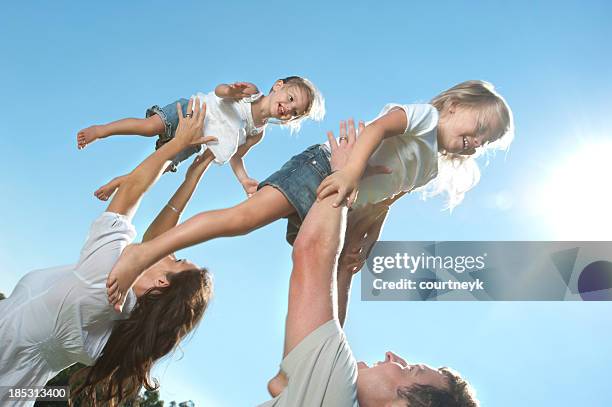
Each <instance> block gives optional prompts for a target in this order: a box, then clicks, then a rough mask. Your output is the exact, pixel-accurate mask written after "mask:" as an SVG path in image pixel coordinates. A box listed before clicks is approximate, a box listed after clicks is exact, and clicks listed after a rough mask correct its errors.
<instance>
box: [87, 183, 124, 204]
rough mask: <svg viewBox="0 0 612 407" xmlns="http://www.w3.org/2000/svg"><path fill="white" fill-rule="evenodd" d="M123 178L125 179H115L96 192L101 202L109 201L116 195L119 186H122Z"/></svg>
mask: <svg viewBox="0 0 612 407" xmlns="http://www.w3.org/2000/svg"><path fill="white" fill-rule="evenodd" d="M121 178H123V177H117V178H113V179H112V180H111V181H110V182H108V183H107V184H104V185H102V186H101V187H100V188H98V189H97V190H96V192H94V195H95V196H96V198H98V199H99V200H101V201H107V200H108V198H110V197H111V196H112V195H113V194H114V193H115V191H116V190H117V188H119V185H120V184H121Z"/></svg>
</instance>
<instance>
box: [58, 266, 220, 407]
mask: <svg viewBox="0 0 612 407" xmlns="http://www.w3.org/2000/svg"><path fill="white" fill-rule="evenodd" d="M168 281H169V283H170V284H169V285H168V286H167V287H162V288H156V289H154V290H150V291H149V292H147V293H146V294H145V295H143V296H141V297H140V298H139V299H138V301H137V303H136V306H135V307H134V309H133V311H132V312H131V313H130V316H129V318H128V319H125V320H120V321H116V323H115V326H114V327H113V331H112V332H111V335H110V337H109V339H108V342H107V343H106V346H105V347H104V349H103V351H102V354H101V356H100V357H99V358H98V360H97V361H96V363H95V364H94V365H93V366H91V367H86V368H83V369H81V370H79V371H78V372H76V373H75V374H74V375H73V376H72V377H71V379H70V385H71V387H73V388H76V390H74V391H73V392H71V393H72V394H71V395H70V398H71V401H72V402H73V403H74V402H75V401H76V400H79V399H80V401H81V405H93V406H96V405H97V404H96V401H101V402H103V403H108V405H110V406H114V405H117V404H119V403H120V402H121V401H123V400H126V399H130V398H133V397H135V396H136V395H137V394H138V391H139V390H140V388H141V387H142V386H143V385H144V387H145V388H146V389H147V390H155V389H157V388H158V387H159V385H158V383H157V380H155V379H151V377H150V376H149V374H150V371H151V368H152V367H153V364H154V363H155V362H156V361H157V360H158V359H160V358H161V357H163V356H164V355H166V354H168V353H170V352H171V351H172V350H173V349H174V348H175V347H176V346H177V345H178V343H179V342H180V341H181V340H182V339H183V338H184V337H185V336H186V335H187V334H188V333H189V332H190V331H191V330H192V329H193V328H194V327H195V326H196V325H197V324H198V322H199V321H200V320H201V319H202V316H203V315H204V311H206V307H207V306H208V303H209V302H210V299H211V297H212V292H213V285H212V278H211V276H210V275H209V273H208V271H207V270H206V269H195V270H186V271H182V272H180V273H175V274H169V275H168ZM83 402H85V404H82V403H83ZM104 405H106V404H104Z"/></svg>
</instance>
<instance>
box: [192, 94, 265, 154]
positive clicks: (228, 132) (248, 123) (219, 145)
mask: <svg viewBox="0 0 612 407" xmlns="http://www.w3.org/2000/svg"><path fill="white" fill-rule="evenodd" d="M192 97H193V98H199V99H200V100H203V101H205V102H206V118H205V119H204V135H205V136H214V137H216V138H217V139H218V141H217V142H215V143H209V144H203V148H204V149H206V148H210V150H211V151H212V152H213V154H214V155H215V162H216V163H217V164H224V163H226V162H227V161H229V159H230V158H232V156H233V155H234V154H235V153H236V150H237V149H238V147H239V146H241V145H243V144H244V143H246V140H247V137H252V136H256V135H257V134H259V133H261V132H263V131H264V129H265V127H266V125H265V124H264V125H263V126H262V127H257V126H255V121H254V120H253V114H252V112H251V103H252V102H253V101H255V100H257V99H258V98H259V97H261V93H258V94H257V95H253V96H251V97H249V98H244V99H241V100H234V99H224V98H220V97H218V96H217V95H215V92H210V93H207V94H204V93H201V92H198V93H196V94H195V95H193V96H192Z"/></svg>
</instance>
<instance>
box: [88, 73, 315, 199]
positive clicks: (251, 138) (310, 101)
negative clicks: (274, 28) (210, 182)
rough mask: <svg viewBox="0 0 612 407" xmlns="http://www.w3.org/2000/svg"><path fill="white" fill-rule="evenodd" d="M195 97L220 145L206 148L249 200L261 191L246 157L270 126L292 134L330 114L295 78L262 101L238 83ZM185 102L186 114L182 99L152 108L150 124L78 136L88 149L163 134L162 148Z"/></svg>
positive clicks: (128, 122) (130, 122)
mask: <svg viewBox="0 0 612 407" xmlns="http://www.w3.org/2000/svg"><path fill="white" fill-rule="evenodd" d="M194 97H196V98H198V99H200V100H201V101H204V102H205V103H206V105H207V115H206V123H205V127H204V128H205V131H206V135H214V137H216V138H217V139H218V143H216V144H210V145H208V146H207V147H208V148H209V149H210V150H211V151H212V153H213V154H214V156H215V162H217V163H218V164H224V163H226V162H227V161H229V162H230V165H231V167H232V170H233V171H234V174H236V177H237V178H238V181H240V184H241V185H242V187H243V188H244V190H245V191H246V193H247V195H250V194H252V193H254V192H255V191H256V190H257V184H258V183H257V181H255V180H254V179H251V178H250V177H249V176H248V174H247V172H246V170H245V168H244V162H243V160H242V158H243V157H244V156H245V155H246V153H247V152H248V151H249V149H251V148H252V147H253V146H254V145H255V144H257V143H259V142H260V141H261V139H262V138H263V135H264V130H265V128H266V125H267V124H268V123H269V122H272V120H274V119H275V120H277V122H278V123H280V124H286V125H289V126H290V127H291V129H292V130H295V131H297V130H299V128H300V124H301V122H302V120H304V119H306V118H311V119H313V120H321V119H322V118H323V116H324V115H325V105H324V100H323V97H322V95H321V94H320V92H319V91H318V90H317V88H316V87H315V86H314V85H313V84H312V83H311V82H310V81H309V80H308V79H306V78H301V77H299V76H290V77H287V78H284V79H279V80H277V81H276V82H275V83H274V85H273V86H272V88H271V89H270V93H269V94H268V95H266V96H263V95H262V94H261V93H260V92H259V90H258V89H257V87H256V86H255V85H253V84H252V83H247V82H237V83H234V84H231V85H226V84H221V85H219V86H217V87H216V89H215V91H214V92H210V93H208V94H203V93H197V94H196V95H194ZM177 102H178V103H180V104H181V107H182V109H183V114H187V111H186V109H187V103H188V99H179V100H178V101H176V102H173V103H170V104H169V105H167V106H164V107H162V108H160V107H159V106H153V107H151V108H149V109H147V112H146V118H145V119H121V120H118V121H115V122H112V123H108V124H104V125H98V126H91V127H87V128H86V129H83V130H81V131H79V132H78V134H77V146H78V148H79V149H82V148H85V147H86V146H87V145H88V144H90V143H92V142H94V141H95V140H97V139H100V138H105V137H108V136H112V135H117V134H136V135H142V136H147V137H150V136H155V135H159V139H158V140H157V143H156V148H160V147H161V146H162V145H164V144H165V143H167V142H168V141H169V140H171V139H172V138H173V137H174V132H175V131H176V126H177V125H178V117H177V114H176V103H177ZM201 148H202V147H201V146H193V147H190V148H188V149H185V150H184V151H181V152H180V153H179V154H177V156H176V157H174V159H173V160H172V163H171V164H170V166H169V167H168V168H167V171H176V167H177V165H178V164H179V163H180V162H181V161H184V160H186V159H187V158H188V157H190V156H191V155H193V154H195V153H198V152H199V151H200V150H201ZM119 181H120V180H119V179H115V180H113V181H111V182H110V183H108V184H106V185H104V186H103V187H102V188H100V189H99V190H98V191H96V193H95V194H96V196H97V197H98V198H100V199H102V200H106V199H108V197H110V195H111V194H112V193H113V192H114V191H115V190H116V188H117V186H118V185H119Z"/></svg>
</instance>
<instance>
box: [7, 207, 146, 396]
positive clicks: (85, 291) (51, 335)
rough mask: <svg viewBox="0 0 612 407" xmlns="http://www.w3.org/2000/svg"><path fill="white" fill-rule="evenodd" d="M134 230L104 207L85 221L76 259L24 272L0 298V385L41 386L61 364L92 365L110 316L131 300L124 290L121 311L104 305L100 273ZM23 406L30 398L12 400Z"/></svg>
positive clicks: (128, 308) (110, 322) (128, 307)
mask: <svg viewBox="0 0 612 407" xmlns="http://www.w3.org/2000/svg"><path fill="white" fill-rule="evenodd" d="M135 235H136V230H135V229H134V226H132V224H131V223H130V221H129V219H128V218H127V217H125V216H123V215H119V214H116V213H112V212H104V213H103V214H102V215H100V216H99V217H98V218H97V219H96V220H95V221H94V222H93V224H92V225H91V228H90V230H89V235H88V237H87V240H86V242H85V244H84V245H83V248H82V249H81V255H80V258H79V261H78V263H77V264H73V265H68V266H61V267H53V268H48V269H43V270H35V271H32V272H29V273H28V274H26V275H25V276H24V277H23V278H22V279H21V280H20V281H19V282H18V283H17V286H16V287H15V289H14V290H13V292H12V294H11V295H10V296H9V297H8V298H7V299H5V300H2V301H0V343H1V344H2V346H0V393H2V391H3V390H5V389H2V387H1V386H10V387H24V386H44V385H45V384H46V382H47V381H48V380H50V379H51V378H53V376H55V375H56V374H57V373H59V372H60V371H62V370H63V369H65V368H66V367H68V366H70V365H72V364H74V363H77V362H80V363H83V364H86V365H92V364H93V363H94V362H95V360H96V359H97V358H98V357H99V356H100V354H101V352H102V350H103V348H104V346H105V345H106V341H107V340H108V338H109V336H110V334H111V331H112V328H113V324H114V322H113V321H114V320H116V319H122V318H127V317H128V316H129V313H130V312H131V310H132V309H133V308H134V306H135V304H136V296H135V295H134V292H133V291H132V290H130V291H129V292H128V296H127V299H126V305H125V307H124V310H123V313H122V314H117V313H115V311H114V310H113V308H112V307H111V306H110V305H109V303H108V299H107V296H106V278H107V276H108V274H109V273H110V271H111V270H112V268H113V266H114V265H115V263H116V261H117V260H118V259H119V256H120V255H121V252H122V251H123V249H124V248H125V246H127V245H128V244H129V243H131V242H132V240H133V239H134V237H135ZM0 401H1V402H0V404H1V405H2V406H5V405H19V406H24V405H26V406H29V405H33V404H34V401H31V402H26V403H24V402H19V403H16V404H12V403H10V402H7V401H5V400H3V394H0Z"/></svg>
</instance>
